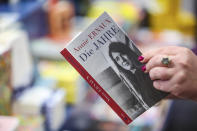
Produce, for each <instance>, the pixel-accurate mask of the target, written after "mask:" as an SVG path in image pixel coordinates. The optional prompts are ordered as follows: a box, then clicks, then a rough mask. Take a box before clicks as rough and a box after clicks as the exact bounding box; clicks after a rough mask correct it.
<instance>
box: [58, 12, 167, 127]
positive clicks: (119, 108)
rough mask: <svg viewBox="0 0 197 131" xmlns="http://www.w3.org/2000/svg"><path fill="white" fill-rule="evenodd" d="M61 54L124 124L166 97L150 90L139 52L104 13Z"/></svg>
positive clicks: (148, 79)
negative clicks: (139, 59)
mask: <svg viewBox="0 0 197 131" xmlns="http://www.w3.org/2000/svg"><path fill="white" fill-rule="evenodd" d="M61 54H62V55H63V56H64V58H65V59H66V60H67V61H68V62H69V63H70V64H71V65H72V66H73V67H74V68H75V69H76V70H77V71H78V72H79V73H80V74H81V76H82V77H83V78H84V79H85V80H86V81H87V82H88V83H89V85H90V86H91V87H92V88H93V89H94V90H95V91H96V92H97V93H98V94H99V95H100V96H101V97H102V98H103V100H104V101H105V102H106V103H107V104H108V105H109V106H110V107H111V108H112V109H113V110H114V111H115V112H116V113H117V115H118V116H119V117H120V118H121V119H122V120H123V121H124V122H125V123H126V124H130V123H131V122H132V121H133V120H134V119H135V118H137V117H138V116H139V115H141V114H142V113H143V112H145V111H146V110H148V109H149V108H150V107H152V106H153V105H155V104H156V103H157V102H159V101H160V100H161V99H162V98H164V97H165V96H167V93H164V92H162V91H159V90H157V89H155V88H154V87H153V81H151V79H150V77H149V75H148V74H147V73H144V72H143V71H142V70H141V68H142V66H143V64H142V63H140V62H139V61H138V57H139V56H140V55H141V52H140V51H139V50H138V48H137V47H136V46H135V44H134V43H133V41H131V40H130V39H129V38H128V36H127V34H126V33H125V32H124V31H123V30H122V29H121V28H120V27H119V26H118V25H117V24H116V23H115V22H114V21H113V19H112V18H111V17H110V16H109V15H108V14H107V13H106V12H104V13H103V14H102V15H101V16H100V17H98V18H97V19H96V20H95V21H94V22H93V23H92V24H91V25H90V26H89V27H88V28H87V29H86V30H85V31H84V32H82V33H80V34H79V35H78V36H76V37H75V38H74V39H73V40H72V41H71V42H70V43H68V44H67V45H66V47H65V48H64V49H63V50H62V51H61ZM95 113H96V112H95Z"/></svg>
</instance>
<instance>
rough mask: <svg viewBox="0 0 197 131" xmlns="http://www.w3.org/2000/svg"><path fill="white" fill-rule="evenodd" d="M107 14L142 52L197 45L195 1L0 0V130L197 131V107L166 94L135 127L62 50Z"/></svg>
mask: <svg viewBox="0 0 197 131" xmlns="http://www.w3.org/2000/svg"><path fill="white" fill-rule="evenodd" d="M104 11H106V12H108V13H109V14H110V15H111V16H112V17H113V19H114V20H115V21H116V22H117V23H118V24H119V25H120V26H121V27H122V28H123V29H124V30H125V32H127V33H128V35H129V37H130V38H131V39H132V40H133V41H134V42H135V43H136V45H137V46H138V47H139V48H140V50H141V51H142V52H143V51H146V50H150V49H152V48H157V47H161V46H166V45H178V46H185V47H188V48H191V49H192V48H195V46H196V38H197V33H196V31H197V28H196V23H197V21H196V15H197V2H196V1H195V0H0V131H182V130H183V131H192V130H193V129H195V131H196V130H197V128H196V126H197V124H196V121H197V120H196V119H197V115H196V114H197V105H196V103H194V102H191V101H186V100H162V101H161V102H160V103H158V104H157V105H155V106H154V107H152V108H151V109H150V110H148V111H147V112H145V113H144V114H142V115H141V116H140V117H139V118H137V119H136V120H135V121H134V122H133V123H132V124H130V125H129V126H127V125H125V124H124V123H123V122H122V121H121V120H120V118H119V117H118V116H117V115H116V114H115V113H114V112H113V111H112V109H111V108H109V106H108V105H107V104H106V103H105V102H104V101H103V100H102V99H101V98H100V97H99V96H98V95H97V94H96V93H95V91H94V90H93V89H92V88H91V87H90V86H89V85H88V84H87V83H86V82H85V81H84V79H83V78H82V77H81V76H80V75H79V74H78V73H77V72H76V71H75V69H74V68H72V67H71V66H70V64H69V63H67V62H66V61H65V60H64V58H63V57H62V56H61V54H60V51H61V50H62V49H63V47H65V46H66V44H68V42H69V41H70V40H71V39H72V38H73V37H74V36H75V35H77V34H78V33H80V32H81V31H83V30H84V29H85V28H86V27H87V26H88V25H90V24H91V22H92V21H94V20H95V19H96V18H97V17H98V16H99V15H100V14H101V13H103V12H104Z"/></svg>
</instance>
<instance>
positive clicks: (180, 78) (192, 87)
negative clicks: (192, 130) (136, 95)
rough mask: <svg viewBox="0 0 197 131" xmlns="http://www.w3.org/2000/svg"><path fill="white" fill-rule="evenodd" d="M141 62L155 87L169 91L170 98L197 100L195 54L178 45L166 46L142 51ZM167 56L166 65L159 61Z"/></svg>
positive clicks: (196, 61) (196, 62) (196, 60)
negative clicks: (168, 60)
mask: <svg viewBox="0 0 197 131" xmlns="http://www.w3.org/2000/svg"><path fill="white" fill-rule="evenodd" d="M142 57H143V59H141V62H142V63H144V64H145V67H146V70H145V73H149V75H150V78H151V79H152V80H153V81H154V82H153V85H154V87H155V88H156V89H158V90H161V91H165V92H169V93H170V96H171V97H172V98H183V99H191V100H195V101H197V56H196V55H195V54H194V53H193V52H192V51H191V50H190V49H187V48H184V47H178V46H166V47H162V48H158V49H153V50H151V51H148V52H144V53H143V55H142ZM165 57H168V58H169V59H170V64H169V65H168V66H166V65H164V64H162V63H161V60H162V58H165Z"/></svg>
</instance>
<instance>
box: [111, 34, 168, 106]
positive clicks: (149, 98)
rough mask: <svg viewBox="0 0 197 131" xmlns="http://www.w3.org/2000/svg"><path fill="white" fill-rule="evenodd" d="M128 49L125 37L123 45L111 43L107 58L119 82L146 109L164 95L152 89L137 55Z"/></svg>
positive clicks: (128, 45)
mask: <svg viewBox="0 0 197 131" xmlns="http://www.w3.org/2000/svg"><path fill="white" fill-rule="evenodd" d="M132 46H134V45H132ZM130 47H131V46H130V41H129V39H128V37H127V36H125V43H122V42H118V41H117V42H111V43H110V44H109V51H108V53H109V57H110V59H111V61H112V62H113V64H114V65H115V68H117V70H118V75H119V77H120V78H121V80H122V81H123V82H124V83H125V85H126V86H127V87H128V88H129V90H130V91H131V92H132V93H134V95H135V96H137V97H138V99H139V101H140V102H141V104H142V105H143V106H144V108H145V109H148V108H150V107H151V106H153V105H154V104H156V103H157V102H158V101H159V100H160V99H161V98H163V97H164V96H166V94H165V93H163V92H161V91H159V90H156V89H155V88H154V87H153V82H152V81H151V80H150V78H149V75H148V74H145V73H144V72H143V71H142V70H141V68H142V66H143V65H142V64H141V63H140V62H139V61H138V57H139V55H137V53H136V52H134V50H133V49H131V48H130ZM112 67H113V66H112Z"/></svg>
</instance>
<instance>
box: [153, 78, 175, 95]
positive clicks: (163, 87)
mask: <svg viewBox="0 0 197 131" xmlns="http://www.w3.org/2000/svg"><path fill="white" fill-rule="evenodd" d="M153 86H154V87H155V88H156V89H158V90H160V91H164V92H171V88H170V87H171V86H172V81H171V80H164V81H163V80H155V81H154V82H153Z"/></svg>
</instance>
